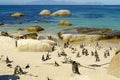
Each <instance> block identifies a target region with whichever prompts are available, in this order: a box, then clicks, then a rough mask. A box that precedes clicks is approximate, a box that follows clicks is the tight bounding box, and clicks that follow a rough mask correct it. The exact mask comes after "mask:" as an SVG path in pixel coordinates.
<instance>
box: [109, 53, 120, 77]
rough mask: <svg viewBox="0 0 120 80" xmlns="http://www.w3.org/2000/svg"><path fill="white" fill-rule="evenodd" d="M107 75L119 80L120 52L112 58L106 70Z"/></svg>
mask: <svg viewBox="0 0 120 80" xmlns="http://www.w3.org/2000/svg"><path fill="white" fill-rule="evenodd" d="M108 74H111V75H113V76H116V77H119V78H120V51H119V52H118V53H117V54H116V55H115V56H114V57H113V58H112V60H111V62H110V65H109V68H108Z"/></svg>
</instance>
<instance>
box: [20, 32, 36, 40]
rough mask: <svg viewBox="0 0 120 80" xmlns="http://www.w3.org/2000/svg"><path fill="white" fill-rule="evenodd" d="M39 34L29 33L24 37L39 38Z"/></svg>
mask: <svg viewBox="0 0 120 80" xmlns="http://www.w3.org/2000/svg"><path fill="white" fill-rule="evenodd" d="M37 36H38V34H37V33H28V34H24V35H23V36H22V37H23V38H25V39H37Z"/></svg>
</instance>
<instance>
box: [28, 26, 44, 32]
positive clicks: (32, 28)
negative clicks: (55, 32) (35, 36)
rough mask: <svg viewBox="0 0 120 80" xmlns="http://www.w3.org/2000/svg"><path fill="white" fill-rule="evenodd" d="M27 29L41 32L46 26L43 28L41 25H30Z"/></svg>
mask: <svg viewBox="0 0 120 80" xmlns="http://www.w3.org/2000/svg"><path fill="white" fill-rule="evenodd" d="M27 30H28V31H29V32H39V31H43V30H44V28H42V27H41V26H29V27H28V28H27Z"/></svg>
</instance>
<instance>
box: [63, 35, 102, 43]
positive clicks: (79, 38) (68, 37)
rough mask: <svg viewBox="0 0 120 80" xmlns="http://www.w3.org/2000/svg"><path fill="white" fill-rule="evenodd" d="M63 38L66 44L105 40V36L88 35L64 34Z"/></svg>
mask: <svg viewBox="0 0 120 80" xmlns="http://www.w3.org/2000/svg"><path fill="white" fill-rule="evenodd" d="M61 36H62V40H63V41H64V42H76V41H98V40H101V39H103V38H104V36H103V35H87V34H62V35H61Z"/></svg>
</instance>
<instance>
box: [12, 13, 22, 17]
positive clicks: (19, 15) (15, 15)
mask: <svg viewBox="0 0 120 80" xmlns="http://www.w3.org/2000/svg"><path fill="white" fill-rule="evenodd" d="M10 16H12V17H21V16H24V14H23V13H21V12H16V13H13V14H11V15H10Z"/></svg>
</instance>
